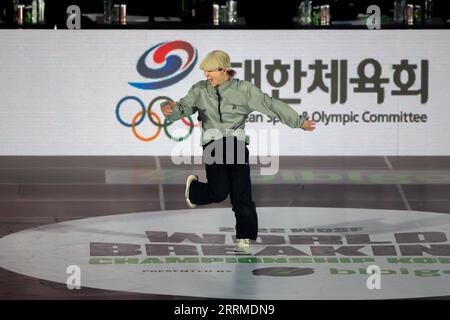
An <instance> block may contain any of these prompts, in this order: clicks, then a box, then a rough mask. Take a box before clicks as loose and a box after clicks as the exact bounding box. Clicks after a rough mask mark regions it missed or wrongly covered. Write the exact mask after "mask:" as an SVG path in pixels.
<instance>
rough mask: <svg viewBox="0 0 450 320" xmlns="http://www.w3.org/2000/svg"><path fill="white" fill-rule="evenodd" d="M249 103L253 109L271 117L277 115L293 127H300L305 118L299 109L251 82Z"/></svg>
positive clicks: (248, 93) (248, 95) (248, 94)
mask: <svg viewBox="0 0 450 320" xmlns="http://www.w3.org/2000/svg"><path fill="white" fill-rule="evenodd" d="M247 105H248V106H249V107H250V109H251V110H252V111H258V112H261V113H264V114H266V115H268V116H271V117H277V118H278V119H280V121H281V122H282V123H284V124H285V125H287V126H289V127H291V128H300V126H301V125H303V122H304V121H305V119H304V118H303V117H302V116H300V115H299V114H298V113H297V111H295V110H294V109H292V108H291V107H290V106H289V105H288V104H286V103H284V102H283V101H281V100H278V99H275V98H272V97H270V96H269V95H268V94H266V93H264V92H262V91H261V89H259V88H258V87H257V86H255V85H253V84H251V83H249V89H248V91H247Z"/></svg>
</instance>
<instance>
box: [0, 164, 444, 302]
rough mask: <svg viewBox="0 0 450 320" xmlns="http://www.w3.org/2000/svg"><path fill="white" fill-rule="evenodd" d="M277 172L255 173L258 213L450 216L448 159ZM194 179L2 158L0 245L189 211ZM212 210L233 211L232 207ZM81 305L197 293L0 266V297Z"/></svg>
mask: <svg viewBox="0 0 450 320" xmlns="http://www.w3.org/2000/svg"><path fill="white" fill-rule="evenodd" d="M279 166H280V170H279V172H278V174H277V175H275V176H261V175H260V170H259V169H260V168H261V167H262V165H260V164H255V165H253V166H252V181H253V197H254V201H255V203H256V206H257V208H263V207H292V208H298V207H313V208H352V209H356V208H359V209H384V210H402V211H411V212H415V211H424V212H433V213H442V214H447V213H450V157H281V158H280V163H279ZM190 173H196V174H198V175H199V176H200V180H203V181H204V179H205V178H204V177H205V175H204V172H203V165H201V164H198V165H181V166H179V165H173V164H172V161H171V159H170V158H169V157H85V156H83V157H0V238H2V237H5V236H7V235H11V234H13V233H16V232H18V231H22V230H27V229H30V228H36V227H39V226H43V225H49V224H54V223H58V222H64V221H72V220H77V219H85V218H92V217H101V216H112V215H119V214H127V213H137V212H153V211H167V210H185V209H187V207H186V204H185V201H184V179H185V177H186V176H187V175H188V174H190ZM207 208H230V202H229V199H227V200H225V201H224V202H222V203H219V204H214V205H208V206H207ZM230 215H231V216H232V215H233V212H232V211H231V208H230ZM412 216H413V215H412ZM0 265H1V261H0ZM449 269H450V268H449ZM449 277H450V275H447V278H446V279H449ZM446 281H447V282H448V280H446ZM448 283H450V282H448ZM448 288H449V290H450V285H449V286H448ZM79 298H81V299H134V300H135V299H175V300H177V299H198V298H199V296H198V295H197V296H186V295H167V294H148V293H134V292H126V291H116V290H104V289H94V288H88V287H82V288H81V289H80V290H68V289H67V287H66V285H65V284H62V283H58V282H53V281H48V280H40V279H37V278H34V277H30V276H26V275H22V274H19V273H15V272H11V271H8V270H6V269H3V268H0V299H79ZM200 298H208V296H205V297H200ZM436 298H439V299H449V298H450V296H449V295H444V296H439V297H436Z"/></svg>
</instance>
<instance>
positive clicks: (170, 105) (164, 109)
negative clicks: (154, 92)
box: [161, 101, 177, 117]
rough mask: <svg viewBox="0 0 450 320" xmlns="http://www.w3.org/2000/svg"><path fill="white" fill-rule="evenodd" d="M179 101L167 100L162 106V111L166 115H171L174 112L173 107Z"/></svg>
mask: <svg viewBox="0 0 450 320" xmlns="http://www.w3.org/2000/svg"><path fill="white" fill-rule="evenodd" d="M176 104H177V103H176V102H174V101H167V102H166V103H164V104H163V105H162V106H161V111H162V113H163V115H164V116H166V117H167V116H170V115H171V114H172V112H173V110H172V108H173V107H174V106H175V105H176Z"/></svg>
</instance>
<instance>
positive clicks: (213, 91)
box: [208, 77, 234, 94]
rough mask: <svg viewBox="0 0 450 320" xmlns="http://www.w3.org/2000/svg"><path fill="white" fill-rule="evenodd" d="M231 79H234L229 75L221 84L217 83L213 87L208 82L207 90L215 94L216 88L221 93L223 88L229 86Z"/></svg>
mask: <svg viewBox="0 0 450 320" xmlns="http://www.w3.org/2000/svg"><path fill="white" fill-rule="evenodd" d="M233 81H234V79H233V78H232V77H230V78H229V79H228V80H226V81H225V82H223V83H222V84H220V85H218V86H217V87H213V86H211V85H210V84H209V83H208V91H209V92H211V93H213V94H216V90H219V94H222V93H223V92H224V91H225V90H227V89H228V88H229V87H230V86H231V83H232V82H233Z"/></svg>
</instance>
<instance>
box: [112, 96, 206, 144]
mask: <svg viewBox="0 0 450 320" xmlns="http://www.w3.org/2000/svg"><path fill="white" fill-rule="evenodd" d="M128 100H130V101H135V102H137V103H138V104H139V106H140V107H141V109H142V110H141V111H139V112H138V113H136V114H135V115H134V116H133V118H132V120H131V122H126V121H125V120H123V118H122V117H121V115H120V108H121V106H122V104H123V103H124V102H125V101H128ZM158 101H161V102H164V101H173V100H172V99H171V98H169V97H166V96H159V97H156V98H154V99H153V100H152V101H150V103H149V104H148V106H147V108H146V107H145V104H144V102H143V101H142V100H141V99H139V98H138V97H135V96H126V97H123V98H122V99H121V100H120V101H119V102H118V103H117V105H116V117H117V120H118V121H119V122H120V123H121V124H122V125H123V126H125V127H128V128H131V131H132V132H133V134H134V136H135V137H136V138H138V139H139V140H140V141H143V142H149V141H153V140H155V139H156V138H157V137H158V136H159V134H160V133H161V129H163V130H164V133H165V134H166V136H167V137H168V138H169V139H171V140H173V141H176V142H180V141H183V140H186V139H187V138H189V136H190V135H191V134H192V131H193V130H194V128H195V127H199V124H198V123H197V124H195V125H194V121H193V120H192V118H191V117H190V116H188V117H186V118H182V119H181V121H182V122H183V123H184V124H185V125H186V126H187V127H188V129H187V133H186V134H185V135H184V136H179V137H176V136H174V135H173V134H172V133H170V132H169V126H170V125H172V124H173V122H170V121H169V120H167V118H166V119H164V122H163V123H161V118H160V117H159V116H158V114H157V113H156V112H154V111H152V107H153V105H154V104H155V103H156V102H158ZM158 105H159V104H158ZM146 118H148V120H149V121H150V122H151V123H152V124H153V125H154V126H156V132H155V133H154V134H153V135H151V136H149V137H144V136H142V135H141V134H139V133H138V132H137V130H136V127H137V126H139V125H140V124H141V123H142V122H143V121H144V119H146Z"/></svg>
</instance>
